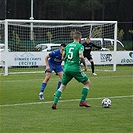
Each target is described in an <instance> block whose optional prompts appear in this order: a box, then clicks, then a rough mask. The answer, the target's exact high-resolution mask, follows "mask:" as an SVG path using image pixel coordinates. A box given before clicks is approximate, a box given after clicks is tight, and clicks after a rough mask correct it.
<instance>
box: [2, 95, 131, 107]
mask: <svg viewBox="0 0 133 133" xmlns="http://www.w3.org/2000/svg"><path fill="white" fill-rule="evenodd" d="M130 97H133V95H128V96H112V97H108V98H113V99H115V98H116V99H119V98H130ZM103 98H105V97H98V98H87V99H86V100H97V99H103ZM79 100H80V99H71V100H59V102H75V101H79ZM45 103H53V101H46V102H32V103H18V104H4V105H0V107H12V106H24V105H35V104H45Z"/></svg>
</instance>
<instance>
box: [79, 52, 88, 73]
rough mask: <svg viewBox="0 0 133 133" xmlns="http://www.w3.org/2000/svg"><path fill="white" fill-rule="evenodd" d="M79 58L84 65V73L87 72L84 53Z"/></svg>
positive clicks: (80, 53)
mask: <svg viewBox="0 0 133 133" xmlns="http://www.w3.org/2000/svg"><path fill="white" fill-rule="evenodd" d="M79 58H80V60H81V62H82V63H83V65H84V71H87V66H86V62H85V59H84V56H83V53H82V52H79Z"/></svg>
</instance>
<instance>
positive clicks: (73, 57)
mask: <svg viewBox="0 0 133 133" xmlns="http://www.w3.org/2000/svg"><path fill="white" fill-rule="evenodd" d="M83 51H84V46H83V45H81V44H80V43H78V42H72V43H70V44H68V45H67V46H66V47H65V53H66V54H65V60H64V61H65V65H64V71H72V72H79V71H80V58H79V52H83Z"/></svg>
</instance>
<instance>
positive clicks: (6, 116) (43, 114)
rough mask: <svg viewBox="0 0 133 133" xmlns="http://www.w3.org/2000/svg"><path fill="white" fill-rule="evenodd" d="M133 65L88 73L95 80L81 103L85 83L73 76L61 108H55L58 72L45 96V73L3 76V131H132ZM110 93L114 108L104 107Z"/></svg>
mask: <svg viewBox="0 0 133 133" xmlns="http://www.w3.org/2000/svg"><path fill="white" fill-rule="evenodd" d="M132 72H133V71H132V66H118V67H117V71H116V72H97V74H98V75H97V76H93V75H91V73H90V72H87V73H86V74H87V75H88V76H89V79H90V80H91V86H90V90H89V93H88V96H87V102H88V103H89V104H90V105H91V107H90V108H84V107H82V108H81V107H79V106H78V104H79V100H80V97H81V90H82V89H81V88H82V86H83V85H82V84H80V83H78V82H77V81H76V80H75V79H73V80H72V81H71V82H70V83H69V84H68V86H67V89H66V90H65V91H64V92H63V94H62V100H60V101H59V103H58V106H57V110H52V109H51V105H52V102H53V94H54V92H55V89H56V85H57V82H58V76H55V74H54V73H53V74H52V77H51V80H50V81H49V83H48V85H47V88H46V90H45V100H44V101H40V100H39V98H38V93H39V90H40V86H41V83H42V80H43V78H44V74H18V75H9V76H1V77H0V80H1V86H0V132H1V133H70V132H71V133H74V132H79V133H131V132H132V131H133V128H132V126H133V108H132V107H133V94H132V87H133V86H132V81H133V80H132V74H133V73H132ZM104 97H109V98H110V99H111V101H112V106H111V108H102V106H101V101H102V99H103V98H104Z"/></svg>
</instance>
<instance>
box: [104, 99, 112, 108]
mask: <svg viewBox="0 0 133 133" xmlns="http://www.w3.org/2000/svg"><path fill="white" fill-rule="evenodd" d="M110 106H111V100H110V99H109V98H104V99H103V100H102V107H104V108H109V107H110Z"/></svg>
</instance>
